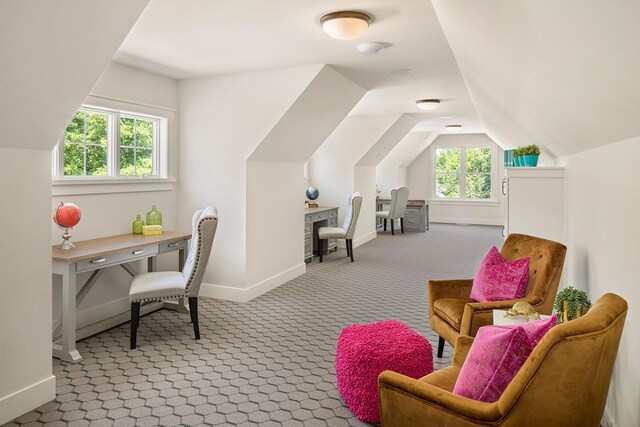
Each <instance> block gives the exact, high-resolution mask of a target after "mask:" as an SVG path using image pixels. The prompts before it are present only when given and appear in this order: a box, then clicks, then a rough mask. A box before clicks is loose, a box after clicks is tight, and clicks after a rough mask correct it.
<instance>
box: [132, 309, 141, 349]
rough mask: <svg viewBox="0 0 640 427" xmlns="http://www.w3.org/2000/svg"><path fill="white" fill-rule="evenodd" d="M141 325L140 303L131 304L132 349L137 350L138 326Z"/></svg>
mask: <svg viewBox="0 0 640 427" xmlns="http://www.w3.org/2000/svg"><path fill="white" fill-rule="evenodd" d="M139 324H140V303H139V302H132V303H131V337H130V338H131V346H130V347H131V349H132V350H133V349H135V348H136V338H137V336H138V325H139Z"/></svg>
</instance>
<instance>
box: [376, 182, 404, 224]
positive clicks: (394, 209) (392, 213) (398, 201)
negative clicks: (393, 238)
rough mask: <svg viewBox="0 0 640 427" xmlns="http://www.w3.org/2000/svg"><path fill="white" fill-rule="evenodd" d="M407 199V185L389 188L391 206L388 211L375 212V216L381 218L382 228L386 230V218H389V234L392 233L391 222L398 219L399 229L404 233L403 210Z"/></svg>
mask: <svg viewBox="0 0 640 427" xmlns="http://www.w3.org/2000/svg"><path fill="white" fill-rule="evenodd" d="M408 201H409V189H408V188H407V187H400V188H396V189H395V190H391V206H390V207H389V210H388V211H378V212H376V218H379V219H382V221H383V229H384V231H387V220H391V235H394V234H395V232H394V230H393V224H394V223H395V220H396V219H400V231H401V232H402V233H404V211H405V210H406V209H407V202H408Z"/></svg>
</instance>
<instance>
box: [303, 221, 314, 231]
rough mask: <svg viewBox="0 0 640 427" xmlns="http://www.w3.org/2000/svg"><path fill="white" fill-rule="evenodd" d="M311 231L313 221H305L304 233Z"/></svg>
mask: <svg viewBox="0 0 640 427" xmlns="http://www.w3.org/2000/svg"><path fill="white" fill-rule="evenodd" d="M312 231H313V223H312V222H305V224H304V232H305V234H306V233H311V232H312Z"/></svg>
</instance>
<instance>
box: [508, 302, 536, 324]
mask: <svg viewBox="0 0 640 427" xmlns="http://www.w3.org/2000/svg"><path fill="white" fill-rule="evenodd" d="M518 316H524V318H525V319H526V320H527V322H528V321H529V316H533V317H535V318H536V319H540V314H538V312H536V311H535V310H534V309H533V307H532V306H531V304H529V303H528V302H524V301H520V302H517V303H515V304H513V307H512V308H510V309H509V310H507V314H505V316H504V317H518Z"/></svg>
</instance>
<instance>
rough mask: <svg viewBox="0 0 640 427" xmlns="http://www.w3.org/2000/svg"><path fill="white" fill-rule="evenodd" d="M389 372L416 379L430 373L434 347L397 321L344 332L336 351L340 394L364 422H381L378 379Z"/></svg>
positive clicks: (348, 328) (378, 323)
mask: <svg viewBox="0 0 640 427" xmlns="http://www.w3.org/2000/svg"><path fill="white" fill-rule="evenodd" d="M386 370H390V371H394V372H398V373H400V374H403V375H406V376H409V377H411V378H415V379H417V378H421V377H423V376H424V375H426V374H428V373H431V372H432V371H433V350H432V348H431V343H429V341H428V340H427V339H426V338H424V337H423V336H422V335H420V334H418V333H417V332H415V331H413V330H412V329H411V328H410V327H408V326H407V325H405V324H404V323H401V322H398V321H396V320H387V321H385V322H377V323H371V324H368V325H351V326H347V327H346V328H344V329H343V330H342V333H341V334H340V337H339V338H338V346H337V349H336V380H337V385H338V392H339V393H340V396H342V399H343V400H344V403H345V404H346V405H347V406H348V407H349V409H351V411H352V412H353V414H354V415H355V416H356V417H357V418H358V419H360V420H361V421H365V422H374V423H377V422H380V407H379V404H378V402H379V399H378V376H379V375H380V374H381V373H382V372H383V371H386Z"/></svg>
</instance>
